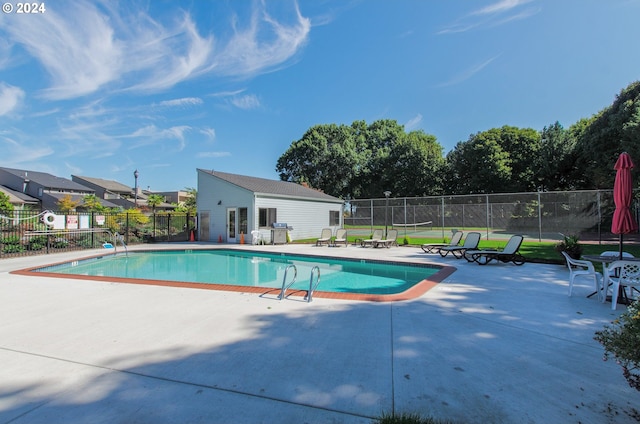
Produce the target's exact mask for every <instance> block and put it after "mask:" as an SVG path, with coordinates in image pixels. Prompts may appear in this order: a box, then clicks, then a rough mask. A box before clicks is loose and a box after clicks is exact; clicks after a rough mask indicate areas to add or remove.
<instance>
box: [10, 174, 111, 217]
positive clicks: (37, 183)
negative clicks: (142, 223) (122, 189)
mask: <svg viewBox="0 0 640 424" xmlns="http://www.w3.org/2000/svg"><path fill="white" fill-rule="evenodd" d="M0 185H3V186H5V187H8V188H10V189H12V190H15V191H18V192H20V193H23V194H27V195H29V196H31V197H35V198H36V199H38V200H39V201H40V208H41V209H42V210H53V211H55V210H57V209H58V202H59V201H60V200H61V199H62V198H63V197H65V196H70V197H71V200H73V201H75V202H79V203H82V201H83V198H84V196H86V195H88V194H95V191H94V190H93V189H91V188H89V187H86V186H84V185H81V184H78V183H76V182H74V181H71V180H69V179H67V178H61V177H56V176H55V175H51V174H48V173H46V172H37V171H28V170H25V169H13V168H0ZM102 202H103V204H104V205H105V206H106V207H115V206H116V205H114V204H111V203H109V202H108V201H105V200H103V201H102Z"/></svg>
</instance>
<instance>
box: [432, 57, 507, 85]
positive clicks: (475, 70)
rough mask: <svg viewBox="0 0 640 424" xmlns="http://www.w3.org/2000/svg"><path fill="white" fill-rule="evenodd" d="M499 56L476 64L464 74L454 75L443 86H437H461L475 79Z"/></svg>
mask: <svg viewBox="0 0 640 424" xmlns="http://www.w3.org/2000/svg"><path fill="white" fill-rule="evenodd" d="M498 56H499V55H498ZM498 56H494V57H492V58H490V59H488V60H485V61H484V62H482V63H478V64H475V65H473V66H471V67H470V68H468V69H466V70H464V71H463V72H461V73H459V74H457V75H454V76H453V77H452V78H451V79H449V80H448V81H445V82H443V83H441V84H438V85H437V86H438V87H447V86H450V85H456V84H460V83H461V82H463V81H466V80H468V79H469V78H471V77H473V76H474V75H475V74H477V73H478V72H480V71H482V70H483V69H484V68H486V67H487V66H488V65H489V64H490V63H491V62H493V61H494V60H495V59H496V58H498Z"/></svg>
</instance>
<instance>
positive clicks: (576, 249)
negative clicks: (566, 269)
mask: <svg viewBox="0 0 640 424" xmlns="http://www.w3.org/2000/svg"><path fill="white" fill-rule="evenodd" d="M579 240H580V238H579V237H578V236H576V235H569V236H564V237H563V240H562V241H561V242H559V243H558V244H556V246H555V248H556V251H558V252H567V254H568V255H569V256H571V257H572V258H573V259H580V256H582V246H581V245H580V243H579Z"/></svg>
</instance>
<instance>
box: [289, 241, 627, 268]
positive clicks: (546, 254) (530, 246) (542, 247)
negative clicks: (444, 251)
mask: <svg viewBox="0 0 640 424" xmlns="http://www.w3.org/2000/svg"><path fill="white" fill-rule="evenodd" d="M348 240H349V243H355V242H356V237H348ZM315 242H316V239H309V240H297V241H296V243H315ZM398 243H399V244H402V243H403V239H402V238H400V237H399V238H398ZM429 243H434V244H436V243H442V239H441V238H410V240H409V246H416V247H418V246H420V245H422V244H429ZM505 244H507V242H506V241H505V240H483V241H481V242H480V248H481V249H485V248H486V249H501V248H503V247H504V246H505ZM555 245H556V242H544V241H543V242H537V241H524V242H523V243H522V246H521V247H520V253H521V254H522V256H524V257H525V258H526V259H527V261H530V262H548V263H558V264H564V263H565V261H564V258H563V257H562V255H561V254H560V253H559V252H557V251H556V250H555ZM581 246H582V254H583V255H597V254H600V253H602V252H604V251H607V250H614V251H617V250H618V244H581ZM624 251H625V252H629V253H631V254H632V255H633V256H635V257H636V258H638V257H640V245H637V244H631V243H626V244H625V245H624Z"/></svg>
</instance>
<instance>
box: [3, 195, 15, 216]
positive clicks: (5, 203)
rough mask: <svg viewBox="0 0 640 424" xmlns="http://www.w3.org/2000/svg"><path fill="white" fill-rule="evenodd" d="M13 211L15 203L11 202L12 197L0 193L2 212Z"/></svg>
mask: <svg viewBox="0 0 640 424" xmlns="http://www.w3.org/2000/svg"><path fill="white" fill-rule="evenodd" d="M11 212H13V204H11V199H10V198H9V196H8V195H6V194H4V193H0V213H11Z"/></svg>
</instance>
